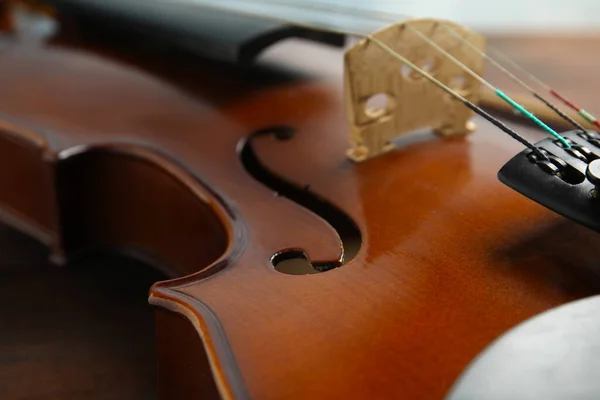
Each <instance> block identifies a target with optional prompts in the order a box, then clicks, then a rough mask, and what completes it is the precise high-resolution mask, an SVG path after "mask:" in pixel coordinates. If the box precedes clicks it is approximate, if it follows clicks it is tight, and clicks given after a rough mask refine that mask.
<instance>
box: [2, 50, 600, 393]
mask: <svg viewBox="0 0 600 400" xmlns="http://www.w3.org/2000/svg"><path fill="white" fill-rule="evenodd" d="M524 47H526V46H524ZM340 54H342V53H341V52H340V51H339V50H335V49H330V48H323V47H319V46H312V45H311V46H308V45H306V44H299V43H296V44H294V43H292V44H285V45H282V46H280V47H278V48H275V49H273V51H272V52H269V53H268V54H266V55H265V57H264V60H263V63H262V64H260V65H259V66H257V67H254V68H250V69H241V70H240V69H236V68H234V67H231V66H227V65H224V64H220V63H217V62H213V61H208V60H205V59H201V58H196V57H192V56H189V55H187V54H184V53H179V52H166V53H161V50H158V49H138V50H137V51H135V52H133V51H131V47H130V48H129V49H128V50H127V51H123V50H121V51H120V50H119V49H118V46H116V47H112V48H111V49H110V50H107V49H106V48H105V47H95V46H94V45H92V44H86V45H81V44H79V45H72V46H68V45H64V44H63V45H59V44H52V43H48V44H45V45H43V46H42V45H37V44H19V43H18V41H16V42H11V44H9V45H8V46H6V47H5V49H4V50H3V51H2V53H1V56H0V85H1V87H2V94H3V95H2V96H1V97H0V110H1V113H2V116H3V117H2V123H1V125H0V163H1V165H0V167H1V171H2V172H1V173H0V205H1V210H2V212H1V213H0V216H2V218H3V220H4V222H6V223H8V224H11V225H13V226H15V227H16V228H18V229H20V230H22V231H24V232H26V233H28V234H30V235H31V236H33V237H35V238H37V239H38V240H40V241H42V242H43V243H45V244H46V245H48V246H49V247H50V248H51V249H52V254H53V259H54V260H55V262H56V263H64V262H66V261H69V260H71V259H72V258H74V257H77V255H78V254H82V253H85V252H88V251H90V250H96V249H102V250H109V251H119V252H123V253H125V254H128V255H131V256H132V257H136V258H138V259H141V260H143V261H145V262H147V263H148V264H149V265H152V266H154V267H156V268H159V269H160V270H161V271H163V272H164V274H165V275H166V276H167V277H169V278H171V279H169V280H165V281H162V282H158V283H156V284H155V285H154V286H153V287H152V289H151V292H150V297H149V302H150V304H152V305H153V306H154V307H155V308H156V317H157V318H156V323H157V337H158V341H157V352H158V359H159V366H158V371H159V375H158V376H159V395H160V398H163V399H180V398H190V399H196V398H236V399H243V398H260V399H271V398H272V399H280V398H288V399H292V398H298V399H304V398H357V399H359V398H442V397H444V396H445V395H446V393H447V392H448V390H449V389H450V387H451V386H452V384H453V382H454V381H455V380H456V379H457V377H458V376H459V375H460V373H461V371H462V370H463V369H464V368H465V367H466V366H467V364H468V363H469V362H470V361H471V360H472V359H473V358H474V357H476V356H477V354H478V353H479V352H480V351H481V350H482V349H483V348H484V347H485V346H486V345H488V344H489V343H490V342H492V341H493V340H494V339H495V338H497V337H498V336H499V335H501V334H502V333H503V332H505V331H506V330H508V329H510V328H511V327H513V326H515V325H516V324H518V323H520V322H522V321H524V320H526V319H527V318H529V317H531V316H533V315H536V314H538V313H540V312H542V311H545V310H547V309H549V308H552V307H554V306H557V305H560V304H563V303H566V302H569V301H572V300H575V299H578V298H582V297H586V296H589V295H592V294H595V293H597V288H598V286H597V284H596V283H597V275H596V272H595V269H594V268H595V267H594V266H595V265H597V250H596V249H597V246H598V244H599V243H600V240H599V239H598V238H597V237H596V235H595V234H593V233H591V232H590V231H588V230H587V229H585V228H582V227H580V226H578V225H576V224H575V223H572V222H570V221H567V220H565V219H563V218H562V217H560V216H558V215H556V214H553V213H552V212H550V211H549V210H547V209H545V208H543V207H541V206H539V205H537V204H535V203H533V202H531V201H530V200H528V199H526V198H524V197H522V196H520V195H519V194H518V193H515V192H513V191H511V190H510V189H509V188H507V187H505V186H504V185H502V184H501V183H500V182H498V180H497V178H496V174H497V172H498V170H499V169H500V168H501V167H502V165H503V164H504V163H505V162H506V161H507V160H508V159H510V158H511V157H512V156H513V155H514V154H516V153H517V152H519V151H520V150H521V147H520V145H519V144H518V143H516V142H514V141H511V140H509V139H507V138H506V137H505V136H504V135H503V134H502V133H499V132H498V131H496V130H495V129H494V128H493V127H492V126H491V125H489V124H487V123H486V122H485V121H482V120H480V119H477V118H476V119H475V122H476V124H477V129H476V131H475V132H474V133H472V134H470V135H469V136H466V137H464V138H459V139H440V138H433V137H430V136H428V135H426V134H424V135H420V136H416V137H415V140H414V141H413V143H407V144H405V145H404V146H400V147H399V148H398V149H397V150H394V151H392V152H390V153H388V154H385V155H383V156H381V157H378V158H375V159H373V160H369V161H367V162H364V163H360V164H356V163H354V162H352V161H350V160H349V159H348V158H347V157H346V150H347V148H348V135H349V128H348V124H347V120H346V116H345V108H344V107H345V106H344V98H343V74H342V58H341V56H340ZM315 60H318V62H315ZM32 77H33V78H32ZM415 84H426V83H425V82H418V83H415ZM520 131H521V132H525V133H526V134H527V135H528V136H529V137H531V138H540V137H542V133H541V132H539V131H536V130H534V129H532V128H529V127H525V126H523V127H520ZM566 239H568V240H566ZM292 259H294V260H296V261H297V262H299V263H301V264H302V262H303V261H302V260H304V264H307V263H308V262H310V263H312V264H313V265H315V266H316V267H317V268H316V269H314V271H312V272H313V273H310V274H293V273H290V271H291V270H284V269H282V268H283V267H281V265H284V264H285V263H286V262H289V261H290V260H292ZM298 260H299V261H298ZM302 268H305V267H302ZM319 270H320V271H321V272H319ZM281 271H284V272H281Z"/></svg>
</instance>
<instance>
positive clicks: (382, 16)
mask: <svg viewBox="0 0 600 400" xmlns="http://www.w3.org/2000/svg"><path fill="white" fill-rule="evenodd" d="M264 1H266V2H279V3H286V4H288V5H292V2H290V1H289V0H264ZM304 2H305V3H310V5H308V7H310V8H313V9H317V10H321V11H329V12H339V11H340V10H343V13H345V14H349V15H354V16H360V17H365V16H367V17H370V18H375V19H379V20H382V21H387V22H396V21H398V19H409V18H410V17H408V16H406V15H403V14H398V13H394V12H387V13H384V12H379V11H376V10H366V9H359V8H353V7H351V6H342V5H338V4H336V5H335V6H333V5H332V4H331V3H329V6H327V5H326V4H325V5H324V4H323V3H318V4H317V3H315V2H313V1H309V0H304ZM325 3H326V2H325ZM392 16H393V18H392ZM443 26H444V27H445V28H446V29H447V30H448V31H449V32H451V33H453V34H454V35H455V36H456V37H458V38H460V40H461V41H463V42H464V43H467V44H469V45H470V46H471V47H472V48H473V49H474V50H476V51H478V52H479V54H480V55H481V56H483V57H484V58H485V59H486V60H488V61H489V62H490V63H492V64H493V65H494V66H496V67H497V68H499V69H500V70H501V71H502V72H503V73H505V74H507V75H508V76H509V77H510V78H511V79H512V80H514V81H515V82H517V83H518V84H519V85H521V86H522V87H524V88H525V89H526V90H528V91H529V92H530V93H531V94H532V95H533V97H535V98H536V99H537V100H539V101H541V102H542V103H543V104H544V105H545V106H547V107H548V108H550V109H551V110H552V111H553V112H555V113H556V114H557V115H559V116H560V117H561V118H563V119H564V120H566V121H568V122H569V123H570V124H572V125H573V126H574V127H575V128H577V129H578V130H581V131H583V132H585V131H586V129H585V128H584V127H583V126H582V125H581V124H579V123H578V122H577V121H575V120H574V119H573V118H571V117H570V116H569V115H567V114H566V113H564V112H563V111H562V110H560V109H559V108H558V107H557V106H555V105H554V104H552V103H551V102H549V101H548V100H546V99H545V98H544V97H542V96H541V95H539V94H538V93H537V92H536V91H535V90H533V88H531V87H530V86H529V85H527V84H525V82H523V81H522V80H520V79H519V78H517V77H516V76H515V75H514V74H512V73H511V72H510V71H508V70H507V69H506V68H504V67H503V66H502V65H501V64H499V63H498V62H496V61H495V60H493V59H492V58H491V57H489V56H488V55H487V54H485V53H484V52H483V51H481V50H480V49H478V48H477V47H475V46H474V45H472V43H471V42H469V41H468V40H467V39H465V38H463V37H462V36H460V35H459V34H458V33H457V32H456V31H455V30H454V29H452V27H450V26H449V25H447V24H443ZM488 48H491V47H489V46H488ZM494 51H495V52H496V53H497V54H499V55H500V56H501V57H502V58H504V59H505V61H506V62H509V63H510V64H511V65H512V66H513V67H515V68H518V69H519V70H521V71H522V72H523V73H525V74H527V75H528V76H529V77H530V78H531V79H533V80H535V81H536V82H537V83H538V84H540V85H541V86H543V87H545V88H547V90H548V91H549V92H550V94H551V95H552V96H554V97H555V98H557V99H558V100H560V101H561V102H563V103H564V104H565V105H567V106H568V107H570V108H572V109H574V110H575V111H576V112H577V113H578V114H579V115H581V116H582V117H583V118H584V119H585V120H586V121H588V122H590V123H592V124H594V125H596V126H598V127H600V121H598V120H597V119H596V118H595V117H594V116H592V115H591V114H590V113H588V112H587V111H585V110H584V109H582V108H581V107H578V106H576V105H575V104H574V103H572V102H571V101H569V100H567V99H566V98H565V97H563V96H562V95H560V94H559V93H558V92H556V91H555V90H553V89H552V88H550V87H549V86H548V85H546V84H545V83H543V82H542V81H541V80H539V79H538V78H537V77H535V76H534V75H533V74H532V73H530V72H528V71H526V70H525V69H524V68H522V67H521V66H519V65H518V64H516V63H515V62H514V61H512V60H511V59H510V58H509V57H508V56H505V55H503V54H502V53H500V52H499V51H497V50H494ZM499 96H500V95H499ZM500 97H501V96H500ZM501 98H502V97H501ZM503 100H504V101H507V100H506V99H504V98H503ZM507 102H508V101H507ZM509 104H511V103H510V102H509ZM511 106H512V104H511ZM513 108H514V107H513ZM517 111H520V110H518V108H517ZM526 115H527V114H526ZM531 115H533V114H531ZM528 117H529V116H528ZM530 119H531V118H530ZM534 122H535V123H536V124H538V125H539V123H538V122H537V121H535V120H534ZM542 128H543V129H544V130H546V131H547V129H546V128H545V127H544V126H542ZM549 133H551V132H549ZM551 134H552V133H551ZM553 136H555V135H554V134H553Z"/></svg>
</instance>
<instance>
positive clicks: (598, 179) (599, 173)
mask: <svg viewBox="0 0 600 400" xmlns="http://www.w3.org/2000/svg"><path fill="white" fill-rule="evenodd" d="M585 176H586V178H587V179H588V181H590V182H591V183H592V184H593V185H594V190H592V192H591V195H592V196H593V197H594V198H597V197H598V194H599V190H600V160H594V161H592V162H591V163H589V164H588V166H587V169H586V170H585Z"/></svg>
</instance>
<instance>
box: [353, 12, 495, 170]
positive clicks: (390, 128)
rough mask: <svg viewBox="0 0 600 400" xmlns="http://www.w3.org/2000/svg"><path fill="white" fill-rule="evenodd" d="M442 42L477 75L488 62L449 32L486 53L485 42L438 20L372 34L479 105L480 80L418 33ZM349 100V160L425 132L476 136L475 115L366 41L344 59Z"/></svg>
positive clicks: (382, 150)
mask: <svg viewBox="0 0 600 400" xmlns="http://www.w3.org/2000/svg"><path fill="white" fill-rule="evenodd" d="M409 24H410V25H411V26H412V27H414V28H416V29H418V30H419V31H420V32H421V33H422V34H424V35H425V36H427V37H428V38H429V39H431V40H432V41H434V42H435V43H437V44H438V46H440V47H441V48H443V49H444V50H445V51H446V52H447V53H449V54H451V55H452V56H453V57H455V58H456V59H458V60H459V61H460V62H462V63H463V64H464V65H466V66H467V67H468V68H470V69H471V70H472V71H474V72H475V73H476V74H478V75H479V76H482V75H483V68H484V61H485V60H484V59H483V57H482V56H481V55H480V54H477V52H475V51H473V49H472V48H469V46H466V45H464V44H463V43H461V41H460V40H459V39H458V38H457V37H456V36H455V35H453V34H452V32H451V31H450V30H453V31H454V32H456V33H458V34H459V35H461V36H462V37H463V38H465V39H466V40H468V41H470V42H471V43H472V44H473V45H474V46H476V47H477V48H479V49H480V50H482V51H484V50H485V39H484V38H483V37H482V36H481V35H478V34H476V33H474V32H472V31H470V30H468V29H466V28H464V27H462V26H460V25H457V24H454V23H452V22H447V21H441V20H436V19H414V20H408V21H405V22H402V23H399V24H395V25H392V26H390V27H387V28H385V29H383V30H380V31H378V32H376V33H374V34H373V35H372V36H373V37H375V38H376V39H378V40H380V41H382V42H383V43H385V44H386V45H388V46H389V47H391V48H392V49H393V50H394V51H396V52H397V53H399V54H401V55H402V56H404V57H406V58H407V59H408V60H410V61H411V62H413V63H414V64H415V65H416V66H418V67H420V68H422V69H423V70H425V71H426V72H428V73H429V74H431V75H433V76H434V77H435V78H436V79H437V80H439V81H441V82H442V83H444V84H445V85H447V86H449V87H450V88H451V89H452V90H454V91H456V92H458V93H459V94H460V95H462V96H463V97H464V98H466V99H467V100H469V101H471V102H473V103H474V104H477V103H478V102H479V98H480V86H479V82H478V81H477V80H475V78H473V77H472V76H471V75H469V74H467V73H465V72H464V70H462V69H461V68H460V67H459V66H458V65H456V64H455V63H453V62H452V60H449V59H447V58H446V57H445V56H444V54H443V53H441V52H439V51H438V50H437V49H435V48H434V47H432V46H431V45H430V44H428V43H427V42H426V41H424V40H423V38H422V37H419V36H418V34H417V33H415V32H414V29H410V28H409V27H407V25H409ZM344 61H345V65H344V69H345V97H346V106H347V116H348V121H349V124H350V128H351V134H350V143H351V148H350V149H349V150H348V152H347V155H348V157H349V158H350V159H352V160H353V161H356V162H362V161H365V160H368V159H370V158H373V157H376V156H378V155H381V154H384V153H386V152H388V151H390V150H393V149H394V148H395V145H394V144H393V140H394V139H397V138H399V137H401V136H403V135H406V134H408V133H410V132H413V131H415V130H417V129H422V128H433V129H434V131H435V132H436V133H437V134H438V135H440V136H442V137H450V136H462V135H466V134H467V133H469V132H471V131H473V130H474V129H475V125H474V124H473V123H472V122H470V119H471V117H472V116H473V112H472V111H471V110H469V109H468V108H467V107H465V106H464V105H463V104H462V103H461V102H459V101H456V100H454V99H453V98H452V97H450V95H449V94H447V93H445V92H444V91H443V90H441V89H440V88H438V87H436V86H435V85H433V84H432V83H431V82H429V81H427V80H426V79H425V78H424V77H422V76H420V75H419V74H418V73H417V72H416V71H413V70H412V69H411V68H410V67H408V66H407V65H404V64H403V63H401V62H400V61H398V60H397V59H395V58H393V57H392V56H391V55H390V54H388V53H386V52H384V51H382V49H381V48H380V47H378V46H376V45H374V44H373V43H372V42H371V41H369V40H368V39H363V40H361V41H360V42H358V43H357V44H356V45H354V46H353V47H351V48H350V49H348V51H347V52H346V54H345V60H344Z"/></svg>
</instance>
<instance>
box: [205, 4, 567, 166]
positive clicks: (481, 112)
mask: <svg viewBox="0 0 600 400" xmlns="http://www.w3.org/2000/svg"><path fill="white" fill-rule="evenodd" d="M263 1H264V2H269V0H263ZM236 3H238V4H239V3H244V1H243V0H241V1H239V0H238V1H236ZM275 3H277V2H275ZM197 4H198V5H202V6H204V7H206V8H208V9H212V10H217V11H226V12H231V13H233V14H236V15H244V16H251V17H256V18H262V19H266V20H271V21H278V22H284V23H289V24H291V25H296V26H302V27H307V28H312V29H318V30H321V31H323V32H330V33H338V34H346V35H352V36H355V37H357V38H362V39H366V40H370V41H371V42H374V43H376V44H377V45H378V46H379V47H381V48H382V49H383V50H385V51H386V52H388V53H389V54H390V55H392V56H393V57H395V58H397V59H398V60H400V61H401V62H403V63H404V64H406V65H407V66H409V67H410V68H412V69H413V71H415V72H417V73H418V74H420V75H421V76H423V77H424V78H426V79H427V80H428V81H430V82H431V83H433V84H435V85H436V86H437V87H439V88H441V89H442V90H444V91H445V92H446V93H448V94H449V95H450V96H452V97H453V98H455V99H456V100H458V101H460V102H461V103H462V104H464V105H465V106H466V107H467V108H469V109H470V110H472V111H473V112H475V113H477V114H478V115H480V116H481V117H482V118H484V119H486V120H487V121H489V122H490V123H492V124H493V125H494V126H496V127H497V128H499V129H500V130H502V131H503V132H505V133H506V134H508V135H509V136H511V137H512V138H513V139H515V140H516V141H518V142H519V143H521V144H522V145H524V146H525V147H527V148H528V149H530V150H532V151H533V152H534V153H535V154H536V155H537V156H538V157H539V158H540V159H542V160H545V159H547V157H546V156H545V155H544V154H543V153H542V152H541V151H540V150H539V149H538V148H537V147H536V146H534V145H533V144H532V143H530V142H529V141H527V140H526V139H525V138H524V137H522V136H521V135H519V134H518V133H517V132H515V131H514V130H512V129H511V128H509V127H508V126H506V125H505V124H504V123H502V122H501V121H500V120H498V119H496V118H494V117H493V116H491V115H490V114H488V113H487V112H486V111H485V110H483V109H482V108H480V107H478V106H477V105H475V104H474V103H472V102H471V101H469V100H467V99H466V98H464V97H463V96H461V95H460V94H458V93H457V92H455V91H454V90H452V89H451V88H450V87H448V86H446V85H445V84H443V83H442V82H440V81H439V80H437V79H435V78H434V77H433V76H432V75H430V74H429V73H427V72H426V71H424V70H423V69H421V68H419V67H417V66H416V65H415V64H413V63H412V62H410V61H409V60H408V59H407V58H405V57H403V56H402V55H400V54H398V53H397V52H396V51H394V50H393V49H392V48H390V47H389V46H387V45H386V44H385V43H383V42H381V41H379V40H378V39H376V38H374V37H373V36H372V35H371V34H363V33H360V32H355V31H350V30H344V31H341V30H339V29H336V28H335V27H332V26H329V25H327V26H325V25H323V24H314V23H313V24H308V23H301V22H298V21H294V20H289V19H286V18H280V17H274V16H272V15H264V14H262V13H259V12H253V11H250V10H241V9H236V8H232V7H227V6H223V5H222V3H215V2H213V1H202V2H198V3H197ZM279 5H281V1H280V3H279ZM289 6H290V7H292V8H297V6H296V5H295V4H291V3H289ZM331 11H333V12H335V10H334V9H332V10H331ZM567 146H568V143H567ZM569 147H570V146H569Z"/></svg>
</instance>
